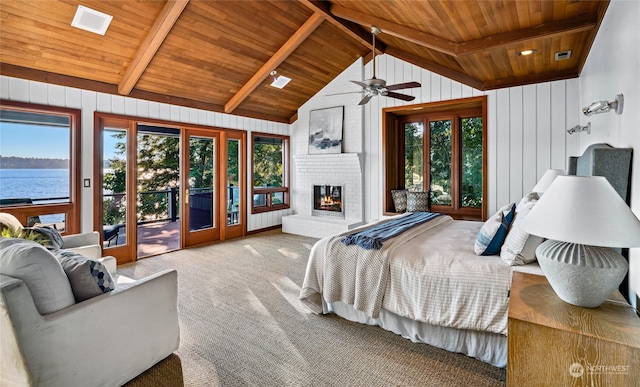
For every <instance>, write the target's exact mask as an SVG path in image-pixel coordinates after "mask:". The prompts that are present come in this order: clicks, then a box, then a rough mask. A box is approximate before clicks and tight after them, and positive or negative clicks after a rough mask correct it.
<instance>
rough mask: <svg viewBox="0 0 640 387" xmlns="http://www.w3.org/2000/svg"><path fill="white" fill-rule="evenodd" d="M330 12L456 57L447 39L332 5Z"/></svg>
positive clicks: (454, 44)
mask: <svg viewBox="0 0 640 387" xmlns="http://www.w3.org/2000/svg"><path fill="white" fill-rule="evenodd" d="M330 11H331V14H333V15H335V16H337V17H340V18H342V19H346V20H349V21H352V22H355V23H359V24H364V25H369V26H376V27H378V28H380V29H381V30H382V32H383V33H385V34H387V35H391V36H395V37H396V38H400V39H403V40H406V41H409V42H411V43H414V44H418V45H420V46H422V47H427V48H430V49H432V50H436V51H438V52H441V53H443V54H447V55H453V56H455V55H456V51H455V50H456V43H454V42H451V41H449V40H447V39H442V38H439V37H437V36H435V35H431V34H427V33H426V32H422V31H418V30H415V29H413V28H409V27H405V26H403V25H400V24H396V23H393V22H390V21H388V20H385V19H381V18H379V17H375V16H371V15H367V14H364V13H361V12H357V11H354V10H351V9H348V8H345V7H342V6H339V5H332V6H331V8H330Z"/></svg>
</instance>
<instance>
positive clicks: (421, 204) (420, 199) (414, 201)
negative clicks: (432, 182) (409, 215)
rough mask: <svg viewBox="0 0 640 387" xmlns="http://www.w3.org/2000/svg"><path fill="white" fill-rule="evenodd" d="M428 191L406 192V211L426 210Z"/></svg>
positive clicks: (427, 206) (427, 208) (427, 207)
mask: <svg viewBox="0 0 640 387" xmlns="http://www.w3.org/2000/svg"><path fill="white" fill-rule="evenodd" d="M428 211H429V192H411V191H408V192H407V212H428Z"/></svg>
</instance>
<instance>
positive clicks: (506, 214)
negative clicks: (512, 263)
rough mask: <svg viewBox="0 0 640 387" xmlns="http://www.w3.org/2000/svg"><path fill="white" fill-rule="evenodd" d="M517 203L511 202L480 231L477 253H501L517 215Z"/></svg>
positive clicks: (477, 240) (475, 247)
mask: <svg viewBox="0 0 640 387" xmlns="http://www.w3.org/2000/svg"><path fill="white" fill-rule="evenodd" d="M515 211H516V204H515V203H509V204H507V205H506V206H504V207H502V208H501V209H500V210H498V212H496V213H495V214H494V215H493V216H492V217H491V218H489V219H487V221H486V222H484V224H483V225H482V227H481V228H480V231H478V235H477V237H476V243H475V246H474V251H475V253H476V254H477V255H496V254H500V248H501V247H502V244H503V243H504V240H505V238H506V237H507V232H508V231H509V226H511V222H513V218H514V216H515Z"/></svg>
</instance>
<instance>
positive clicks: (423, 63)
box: [387, 47, 484, 90]
mask: <svg viewBox="0 0 640 387" xmlns="http://www.w3.org/2000/svg"><path fill="white" fill-rule="evenodd" d="M387 54H389V55H391V56H393V57H395V58H398V59H400V60H403V61H405V62H409V63H411V64H414V65H416V66H418V67H422V68H423V69H425V70H428V71H431V72H434V73H436V74H440V75H442V76H444V77H447V78H449V79H453V80H454V81H458V82H460V83H462V84H465V85H467V86H470V87H473V88H475V89H478V90H484V83H483V82H482V81H481V80H478V79H476V78H473V77H470V76H469V75H467V74H465V73H461V72H459V71H456V70H453V69H451V68H449V67H446V66H443V65H441V64H438V63H435V62H432V61H429V60H426V59H424V58H421V57H419V56H417V55H413V54H411V53H408V52H406V51H403V50H400V49H397V48H395V47H387Z"/></svg>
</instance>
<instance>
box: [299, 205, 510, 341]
mask: <svg viewBox="0 0 640 387" xmlns="http://www.w3.org/2000/svg"><path fill="white" fill-rule="evenodd" d="M481 225H482V223H481V222H470V221H457V220H453V219H451V218H450V217H448V216H441V217H438V218H436V219H434V220H432V221H429V222H427V223H425V224H422V225H420V226H418V227H415V228H413V229H411V230H409V231H407V232H405V233H403V234H402V235H400V236H398V237H396V238H393V239H390V240H388V241H386V242H385V244H384V247H383V248H382V249H381V250H380V251H378V252H377V253H373V257H374V259H377V260H380V259H382V269H381V270H382V271H383V272H382V273H381V275H380V276H379V278H380V282H379V283H378V284H373V285H372V284H370V283H365V284H364V286H363V285H362V284H361V285H360V289H354V287H355V286H356V285H355V284H356V282H357V281H356V280H355V278H356V277H357V275H355V274H356V273H357V271H358V270H363V269H362V267H364V266H362V265H360V266H361V267H360V268H358V267H355V266H353V264H347V265H345V264H344V262H345V261H349V260H345V259H342V258H343V255H344V254H349V255H355V256H357V255H358V254H360V255H362V254H364V253H363V252H364V251H365V250H364V249H361V248H360V247H357V246H355V245H354V246H344V245H342V243H339V242H338V243H339V244H340V245H342V246H339V247H337V252H338V254H334V255H333V256H332V257H328V256H327V253H328V251H330V250H332V249H336V247H335V246H333V245H336V243H334V242H335V241H336V240H337V239H338V237H337V236H332V237H327V238H324V239H322V240H320V241H318V243H316V244H315V245H314V246H313V248H312V250H311V253H310V256H309V262H308V265H307V272H306V275H305V279H304V283H303V286H302V290H301V292H300V299H301V300H302V301H303V303H304V304H305V305H307V306H308V307H309V308H311V310H313V311H314V312H315V313H326V312H327V309H326V305H325V303H324V302H323V301H325V302H328V303H331V302H335V301H342V302H344V303H347V304H352V305H354V306H355V307H356V309H358V310H362V311H364V312H366V313H367V314H369V315H371V317H376V316H374V315H373V314H376V313H377V311H379V309H377V307H376V305H379V306H380V307H381V308H384V309H385V310H388V311H390V312H393V313H395V314H397V315H400V316H403V317H407V318H410V319H412V320H417V321H422V322H425V323H429V324H433V325H439V326H446V327H451V328H458V329H472V330H480V331H488V332H494V333H500V334H505V335H506V332H507V310H508V302H509V299H508V292H509V287H510V283H511V268H510V266H508V265H507V264H506V263H504V262H503V261H501V260H500V257H499V256H492V257H482V256H477V255H475V254H474V252H473V245H474V241H475V238H476V235H477V232H478V230H479V229H480V227H481ZM351 232H354V230H352V231H350V232H348V233H351ZM345 234H347V233H345ZM379 264H380V262H377V263H375V264H372V265H371V267H375V266H378V265H379ZM327 265H331V266H332V267H331V268H329V269H327ZM367 270H368V269H367ZM336 271H337V272H340V271H345V272H346V273H342V275H335V273H336ZM326 272H332V273H334V274H332V275H330V276H329V277H326ZM351 277H353V278H354V280H353V281H351V280H345V278H347V279H349V278H351ZM330 278H334V279H335V278H338V281H332V283H329V282H328V280H329V279H330ZM356 295H357V297H356ZM356 299H357V300H358V301H357V303H356V302H355V301H356Z"/></svg>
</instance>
